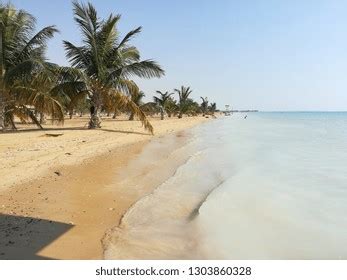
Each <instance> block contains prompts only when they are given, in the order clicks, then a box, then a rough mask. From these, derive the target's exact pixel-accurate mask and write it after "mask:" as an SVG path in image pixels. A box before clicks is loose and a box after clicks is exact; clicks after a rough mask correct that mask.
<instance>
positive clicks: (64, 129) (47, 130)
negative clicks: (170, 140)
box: [0, 127, 151, 135]
mask: <svg viewBox="0 0 347 280" xmlns="http://www.w3.org/2000/svg"><path fill="white" fill-rule="evenodd" d="M75 130H79V131H90V129H88V128H87V127H54V128H51V127H49V128H44V129H38V128H26V129H20V130H6V131H4V132H1V131H0V135H1V134H16V133H17V134H20V133H27V132H42V133H50V132H63V131H75ZM96 130H101V131H105V132H114V133H120V134H138V135H151V134H150V133H148V132H139V131H131V130H120V129H106V128H98V129H96Z"/></svg>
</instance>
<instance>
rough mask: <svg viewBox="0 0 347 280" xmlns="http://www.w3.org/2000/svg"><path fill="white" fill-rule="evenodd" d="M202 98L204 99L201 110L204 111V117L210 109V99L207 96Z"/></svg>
mask: <svg viewBox="0 0 347 280" xmlns="http://www.w3.org/2000/svg"><path fill="white" fill-rule="evenodd" d="M200 98H201V100H202V103H201V111H202V116H203V117H204V116H205V115H206V113H207V109H208V99H207V97H205V98H203V97H200Z"/></svg>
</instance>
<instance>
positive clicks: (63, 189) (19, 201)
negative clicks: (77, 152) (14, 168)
mask: <svg viewBox="0 0 347 280" xmlns="http://www.w3.org/2000/svg"><path fill="white" fill-rule="evenodd" d="M187 120H189V119H188V118H187ZM205 121H207V120H206V119H203V118H195V119H191V120H190V121H189V122H188V121H183V122H182V121H180V120H179V122H178V121H177V120H176V119H173V120H167V121H164V122H162V123H160V122H159V125H162V126H163V125H164V123H165V125H164V126H165V127H166V129H165V130H163V129H160V126H159V129H158V130H159V132H158V133H157V134H156V135H155V136H154V137H151V139H148V138H149V137H148V136H144V135H141V134H126V136H127V138H128V139H127V140H128V141H124V140H126V138H125V139H124V137H123V142H121V144H119V143H117V144H118V146H117V145H106V144H105V143H104V144H103V143H102V141H101V143H100V142H98V144H99V145H104V147H103V148H107V150H108V152H106V153H105V152H100V151H99V154H98V155H94V156H92V157H86V158H84V159H82V160H80V161H77V162H76V164H75V165H71V164H70V163H68V164H66V165H63V166H62V165H60V166H59V165H54V164H52V165H49V168H48V170H47V171H46V172H45V174H43V176H42V177H41V178H38V179H36V180H35V179H34V180H30V181H28V182H26V183H19V184H16V185H15V186H13V187H8V188H5V189H2V190H1V191H0V207H1V208H0V209H1V210H0V211H1V212H0V213H1V216H2V218H1V220H0V222H1V224H2V228H5V230H4V231H3V233H2V234H0V237H1V238H0V259H18V258H19V259H102V258H103V249H104V248H103V244H102V240H103V238H104V235H105V233H106V232H107V230H110V229H111V228H113V227H114V226H116V225H117V224H118V223H119V222H120V220H121V218H122V216H123V215H124V213H126V211H127V210H128V209H129V208H130V207H131V206H132V205H133V204H134V203H135V202H136V201H137V200H138V199H140V198H141V197H143V196H145V195H146V194H148V193H150V192H151V191H152V190H153V189H154V188H155V187H156V186H157V185H158V184H160V183H161V182H162V181H163V180H165V179H167V177H169V176H170V174H171V173H170V172H174V166H175V165H173V166H172V167H171V169H170V168H168V170H166V172H164V173H162V174H161V175H160V176H158V178H155V179H154V178H149V179H147V181H146V180H144V181H143V182H141V181H140V179H141V178H140V177H142V176H143V175H144V174H145V173H146V172H149V171H150V170H152V169H153V168H156V166H155V165H153V166H149V167H148V168H145V169H143V170H141V173H140V174H136V173H131V170H129V168H130V169H131V162H132V161H133V160H134V159H136V158H137V157H138V156H139V155H140V154H141V153H142V151H143V149H144V147H145V146H146V147H147V146H148V145H150V143H152V142H155V141H159V142H160V141H161V138H163V137H173V139H175V140H174V141H176V144H175V145H174V146H173V147H171V148H177V147H178V146H177V145H184V143H185V141H187V139H188V137H187V136H185V135H184V134H185V133H184V132H182V131H184V130H186V129H189V128H191V127H192V126H195V125H198V124H200V123H203V122H205ZM115 123H116V124H118V123H117V121H115ZM124 123H126V122H124ZM156 123H157V122H155V123H154V125H155V124H156ZM170 124H172V125H170ZM155 128H156V129H157V128H158V126H155ZM41 133H42V132H41ZM87 133H88V132H87ZM134 136H135V137H134ZM111 137H112V136H111ZM130 138H131V139H130ZM117 140H119V137H118V139H117ZM166 140H167V139H164V140H162V141H163V142H165V141H166ZM55 141H59V137H57V138H55ZM104 142H106V143H107V142H109V139H106V141H104ZM135 142H137V143H135ZM171 144H172V143H171ZM113 146H115V148H112V147H113ZM164 147H166V146H165V143H164ZM80 149H81V150H82V151H81V152H83V150H85V148H84V147H83V148H80ZM167 149H170V147H167ZM167 149H164V150H166V151H164V152H163V154H162V155H161V157H162V159H158V162H157V167H158V165H160V164H162V162H163V160H164V159H165V152H166V153H167V152H169V151H168V150H167ZM177 164H179V160H178V162H177ZM129 166H130V167H129ZM52 168H53V169H52ZM55 169H57V170H59V171H58V172H59V173H58V174H57V173H53V174H52V170H55ZM133 169H134V170H135V169H136V168H133ZM146 169H147V170H146ZM137 172H138V171H137ZM38 173H40V172H38ZM129 174H130V175H129ZM127 176H130V177H131V178H130V179H131V180H132V181H131V180H130V182H129V178H127V180H128V182H125V183H124V185H128V186H129V184H130V185H131V184H134V183H135V182H141V186H140V188H132V189H131V190H128V189H125V188H124V187H122V186H121V185H122V184H123V180H124V179H125V178H126V177H127ZM145 181H146V182H145ZM71 248H78V249H74V250H71Z"/></svg>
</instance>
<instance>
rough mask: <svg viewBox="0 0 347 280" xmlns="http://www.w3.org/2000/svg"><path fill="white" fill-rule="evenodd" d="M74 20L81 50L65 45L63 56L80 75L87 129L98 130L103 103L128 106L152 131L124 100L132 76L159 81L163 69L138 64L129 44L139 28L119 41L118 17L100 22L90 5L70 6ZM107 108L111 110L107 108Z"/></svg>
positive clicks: (152, 64)
mask: <svg viewBox="0 0 347 280" xmlns="http://www.w3.org/2000/svg"><path fill="white" fill-rule="evenodd" d="M73 12H74V19H75V21H76V23H77V25H78V27H79V28H80V30H81V32H82V37H83V38H82V40H83V45H82V46H76V45H74V44H72V43H70V42H68V41H64V46H65V50H66V56H67V57H68V59H69V61H70V63H71V65H72V66H73V67H74V68H76V69H77V70H79V71H80V72H81V73H82V74H83V82H84V83H85V85H86V88H87V95H88V100H89V101H90V115H91V117H90V121H89V128H98V127H100V126H101V119H100V112H101V109H102V108H103V107H104V106H105V103H114V104H117V103H119V104H120V105H121V106H123V105H124V104H128V107H129V108H131V109H132V110H133V112H134V113H135V115H137V117H138V118H139V119H140V120H141V121H142V123H143V125H144V126H145V128H146V129H148V130H150V131H152V130H153V128H152V126H151V125H150V123H149V122H148V121H147V119H146V115H145V114H144V113H143V112H142V111H141V110H140V108H139V107H138V106H137V105H136V104H135V103H134V102H132V101H131V99H130V98H129V97H128V96H127V93H129V91H130V90H129V89H131V87H132V86H133V83H132V82H130V81H129V80H128V79H129V78H130V77H131V76H137V77H140V78H153V77H158V78H159V77H161V76H162V75H164V71H163V70H162V68H161V67H160V66H159V65H158V64H157V63H156V62H154V61H152V60H143V61H141V60H140V53H139V51H138V50H137V49H136V48H135V47H134V46H130V45H129V44H128V43H129V41H130V39H132V38H133V37H134V36H135V35H137V34H139V33H140V32H141V27H138V28H136V29H134V30H132V31H130V32H129V33H127V34H126V35H125V37H124V38H123V39H120V38H119V32H118V30H117V23H118V21H119V19H120V15H113V14H111V15H109V17H108V18H107V19H105V20H101V19H100V18H99V17H98V15H97V11H96V10H95V8H94V7H93V5H92V4H91V3H88V4H87V5H84V4H80V3H78V2H76V1H75V2H73ZM108 107H110V106H108Z"/></svg>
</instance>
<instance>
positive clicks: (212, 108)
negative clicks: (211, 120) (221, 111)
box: [209, 102, 217, 116]
mask: <svg viewBox="0 0 347 280" xmlns="http://www.w3.org/2000/svg"><path fill="white" fill-rule="evenodd" d="M216 109H217V104H216V103H215V102H214V103H211V104H210V106H209V111H210V112H211V115H212V116H214V113H215V112H216Z"/></svg>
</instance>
